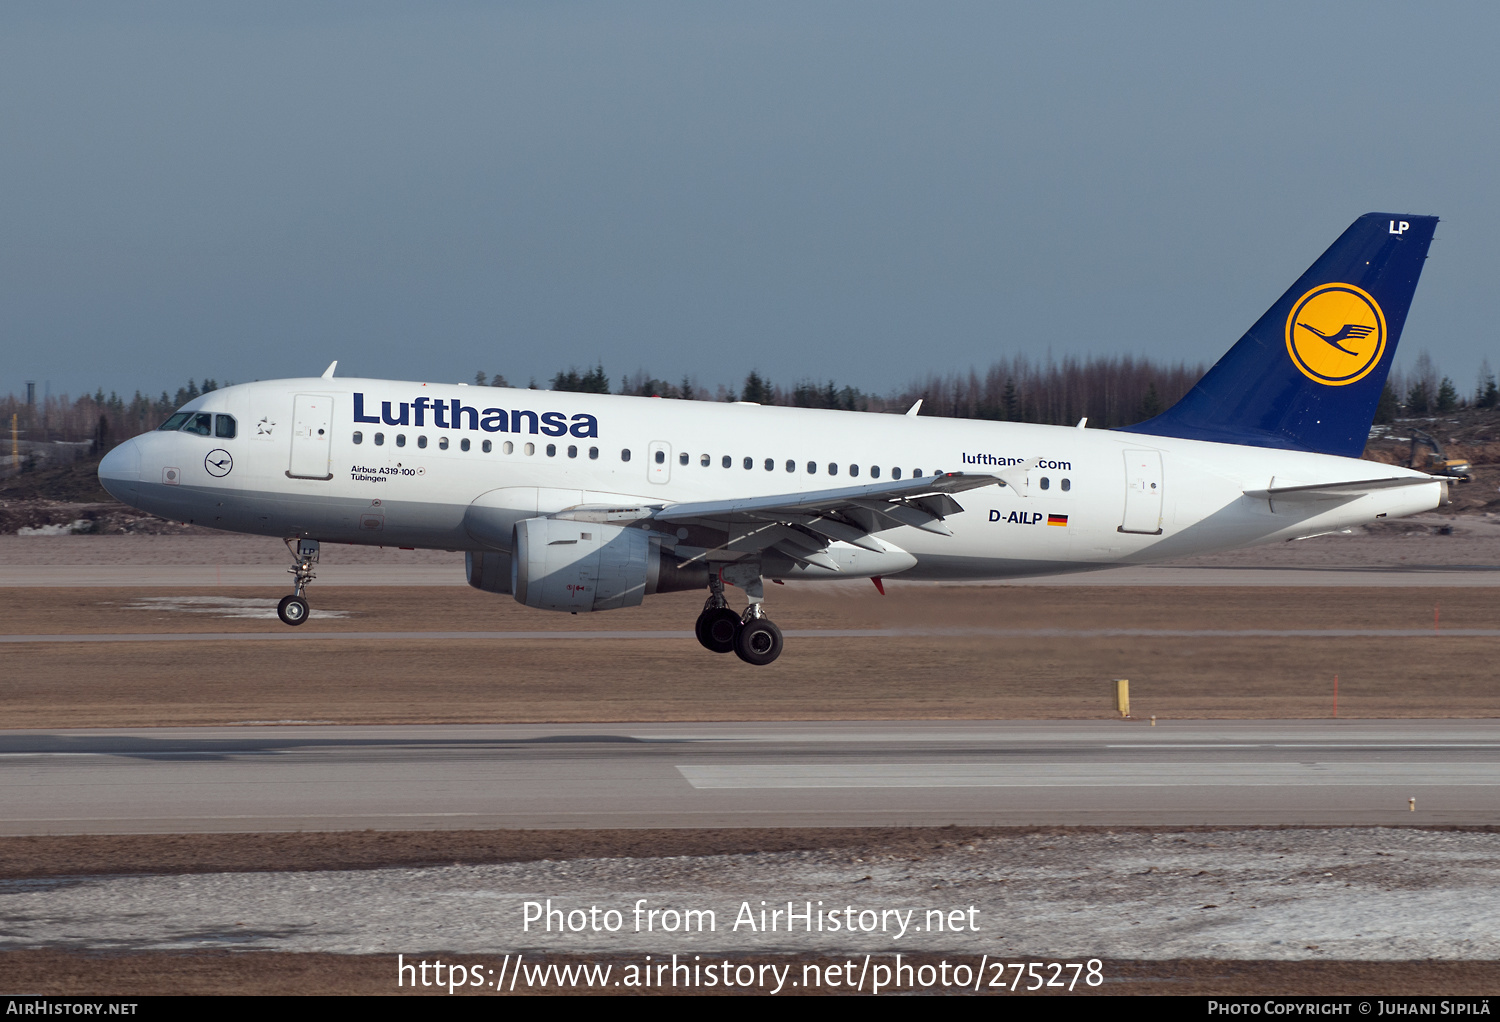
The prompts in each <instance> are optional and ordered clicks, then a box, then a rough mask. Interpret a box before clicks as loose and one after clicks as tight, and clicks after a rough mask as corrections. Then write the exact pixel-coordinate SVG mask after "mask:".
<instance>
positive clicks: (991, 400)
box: [475, 355, 1205, 427]
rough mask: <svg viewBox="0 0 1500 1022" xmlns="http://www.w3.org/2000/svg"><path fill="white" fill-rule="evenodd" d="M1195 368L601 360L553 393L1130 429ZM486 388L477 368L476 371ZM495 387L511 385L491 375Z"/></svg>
mask: <svg viewBox="0 0 1500 1022" xmlns="http://www.w3.org/2000/svg"><path fill="white" fill-rule="evenodd" d="M1204 371H1205V370H1204V367H1203V366H1201V365H1196V366H1190V365H1187V364H1185V363H1177V364H1176V365H1170V364H1163V363H1158V362H1153V361H1151V360H1150V359H1146V358H1134V357H1131V356H1118V355H1117V356H1111V357H1105V358H1065V359H1063V360H1062V361H1060V362H1059V361H1054V360H1048V361H1046V362H1038V361H1035V360H1033V359H1031V358H1028V357H1027V356H1025V355H1015V356H1012V357H1011V358H1009V359H1006V360H1003V361H1000V362H996V363H994V364H993V365H991V366H990V367H989V368H988V369H986V370H984V371H983V372H982V373H981V372H979V371H978V370H969V371H968V372H953V373H947V374H944V375H937V374H934V375H931V376H929V377H927V378H926V379H925V380H921V381H918V382H915V383H912V384H911V385H909V386H907V387H906V388H905V389H903V390H900V391H897V392H895V393H893V394H884V395H882V394H867V393H865V392H864V391H862V390H859V389H857V388H855V387H850V386H847V385H840V384H839V383H838V382H837V381H834V380H828V381H825V382H818V381H813V380H802V381H799V382H797V383H793V384H791V385H789V386H786V385H781V384H778V383H776V382H774V381H773V380H771V379H770V378H768V377H766V376H762V375H761V374H760V373H759V372H758V371H754V372H751V373H750V375H749V376H747V377H746V378H745V382H744V384H743V385H742V386H741V387H740V388H739V389H737V390H736V389H730V388H728V387H725V386H724V385H723V384H720V385H718V386H716V387H715V388H714V389H712V390H710V389H708V388H706V387H703V386H701V385H700V384H698V383H696V382H695V381H693V380H690V379H683V380H681V381H679V382H677V383H671V382H669V381H666V380H659V379H656V378H655V377H653V376H652V375H651V374H649V373H646V372H637V373H634V374H632V375H628V376H626V377H624V378H623V379H622V380H621V381H620V384H619V386H618V387H617V388H613V389H612V388H611V386H610V379H609V376H608V375H607V374H606V373H605V371H604V367H603V366H602V365H596V366H595V367H594V368H592V369H587V370H582V371H580V370H579V369H577V368H570V369H567V370H564V371H562V372H559V373H557V374H556V375H555V376H553V378H552V380H551V389H552V390H569V391H577V392H580V393H593V394H609V393H616V394H634V395H638V396H642V397H663V398H677V399H686V400H698V401H755V402H757V403H759V404H764V405H790V406H793V407H798V408H841V409H844V410H847V411H861V412H866V411H867V412H893V411H899V412H904V411H906V410H907V409H908V408H910V407H911V406H912V405H913V404H915V403H916V402H917V401H918V400H921V402H922V411H921V414H923V415H941V416H950V417H953V418H959V419H993V420H997V421H1007V422H1040V423H1050V424H1053V425H1069V426H1071V425H1073V424H1074V423H1076V422H1077V421H1078V420H1079V419H1082V418H1087V419H1088V420H1089V422H1090V424H1092V425H1094V426H1099V427H1108V426H1127V425H1130V424H1131V423H1134V422H1140V421H1141V420H1143V419H1149V418H1150V417H1151V416H1153V415H1155V414H1157V413H1158V412H1160V411H1162V410H1163V409H1165V408H1167V407H1168V406H1170V405H1171V404H1172V403H1173V402H1175V401H1176V400H1177V399H1178V398H1180V397H1182V395H1184V394H1186V393H1187V392H1188V390H1189V389H1191V388H1192V386H1193V384H1194V383H1197V382H1198V379H1199V377H1201V376H1202V375H1203V373H1204ZM475 382H476V383H480V384H483V383H485V382H487V378H486V377H485V375H484V374H483V373H479V374H477V375H476V376H475ZM490 382H493V384H494V385H495V386H507V385H508V384H506V383H505V377H503V376H496V377H495V378H494V380H493V381H490Z"/></svg>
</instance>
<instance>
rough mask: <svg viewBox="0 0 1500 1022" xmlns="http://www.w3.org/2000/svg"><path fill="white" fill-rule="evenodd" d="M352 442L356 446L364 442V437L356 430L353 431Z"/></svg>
mask: <svg viewBox="0 0 1500 1022" xmlns="http://www.w3.org/2000/svg"><path fill="white" fill-rule="evenodd" d="M354 442H355V443H357V444H362V443H364V442H365V435H364V434H363V433H361V432H360V431H359V430H357V429H356V430H355V431H354Z"/></svg>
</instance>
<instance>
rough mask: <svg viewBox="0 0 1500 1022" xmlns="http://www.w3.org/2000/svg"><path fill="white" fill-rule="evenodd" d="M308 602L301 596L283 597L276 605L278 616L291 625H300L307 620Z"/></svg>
mask: <svg viewBox="0 0 1500 1022" xmlns="http://www.w3.org/2000/svg"><path fill="white" fill-rule="evenodd" d="M308 611H309V608H308V606H307V600H306V599H305V598H304V597H301V596H283V597H282V598H281V602H280V603H278V604H277V605H276V616H277V617H279V618H281V620H282V622H283V623H285V624H289V625H300V624H301V623H302V622H304V621H306V620H307V615H308Z"/></svg>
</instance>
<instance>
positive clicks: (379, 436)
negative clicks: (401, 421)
mask: <svg viewBox="0 0 1500 1022" xmlns="http://www.w3.org/2000/svg"><path fill="white" fill-rule="evenodd" d="M384 443H385V434H384V433H376V434H375V446H376V447H380V446H382V445H383V444H384Z"/></svg>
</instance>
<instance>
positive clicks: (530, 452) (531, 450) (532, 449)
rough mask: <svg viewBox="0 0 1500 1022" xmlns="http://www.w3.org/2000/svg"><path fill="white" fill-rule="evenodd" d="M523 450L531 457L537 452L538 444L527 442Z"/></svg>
mask: <svg viewBox="0 0 1500 1022" xmlns="http://www.w3.org/2000/svg"><path fill="white" fill-rule="evenodd" d="M521 450H523V451H525V452H526V457H528V458H529V457H531V456H532V455H533V454H535V453H536V444H527V445H526V446H525V447H523V448H521Z"/></svg>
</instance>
